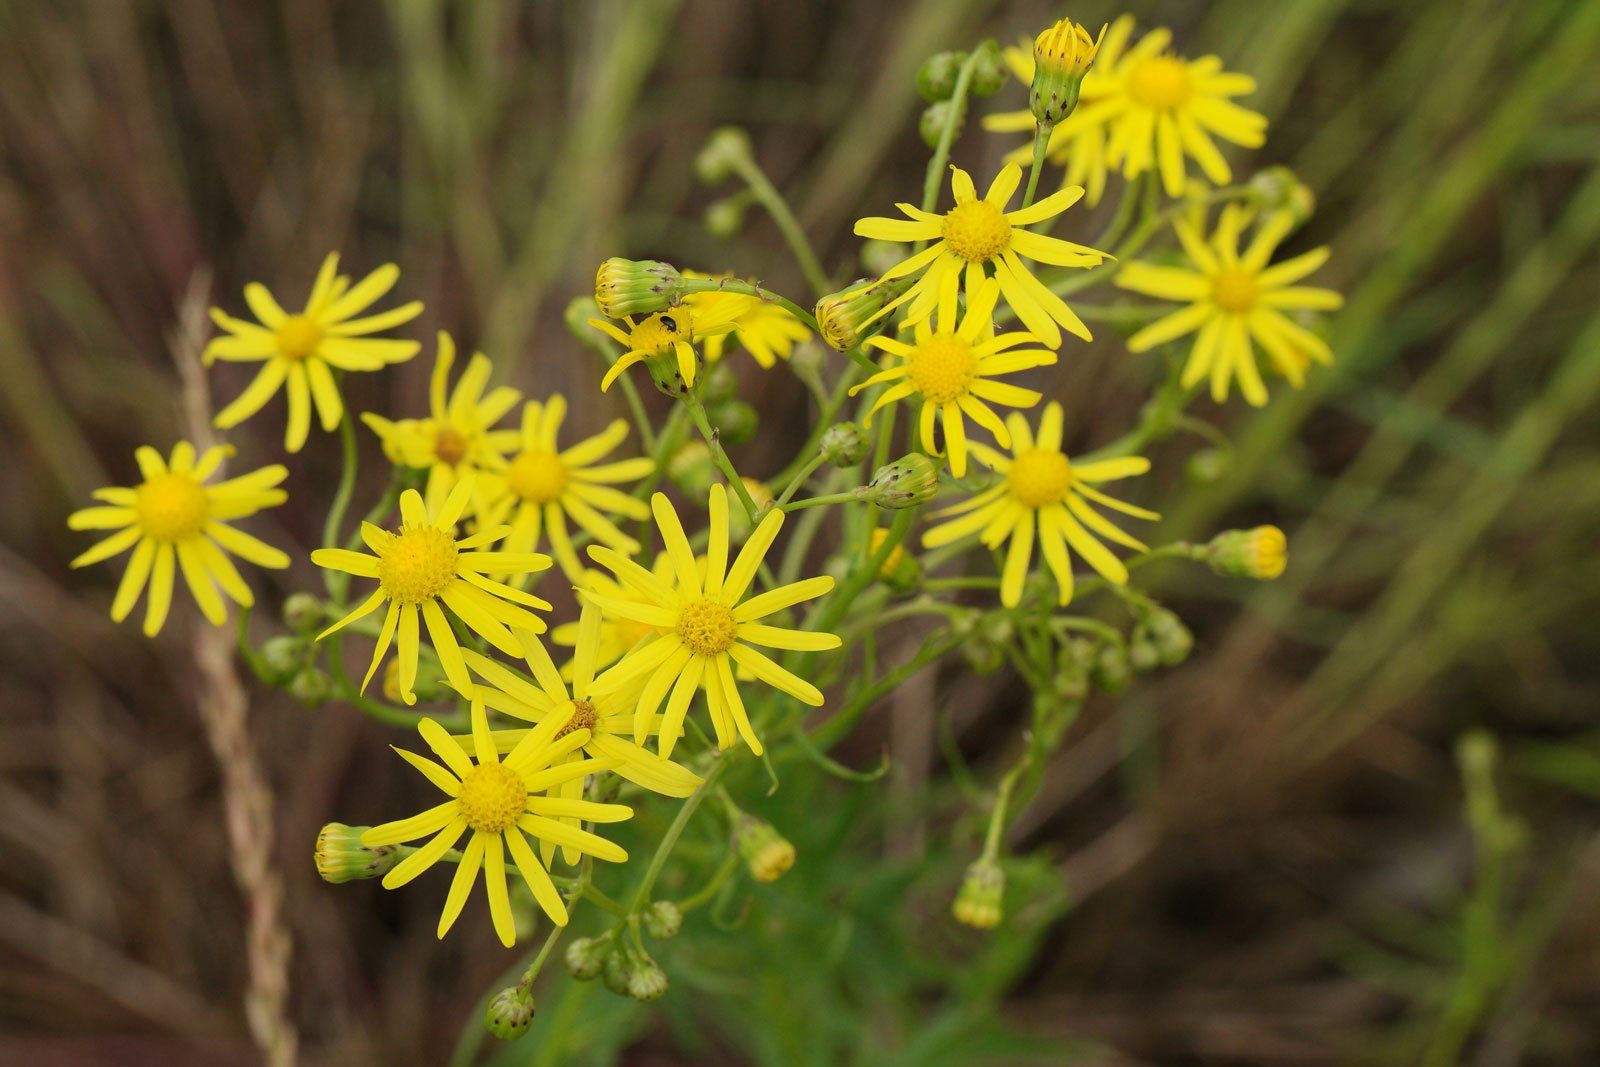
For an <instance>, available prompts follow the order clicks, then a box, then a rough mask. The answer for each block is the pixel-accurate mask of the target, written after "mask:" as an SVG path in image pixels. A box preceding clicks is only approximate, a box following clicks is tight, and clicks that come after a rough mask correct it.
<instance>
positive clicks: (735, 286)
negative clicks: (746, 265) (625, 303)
mask: <svg viewBox="0 0 1600 1067" xmlns="http://www.w3.org/2000/svg"><path fill="white" fill-rule="evenodd" d="M678 291H679V292H680V293H683V294H684V295H689V294H691V293H742V294H743V295H745V296H758V297H760V298H761V299H762V300H765V301H767V303H769V304H777V305H778V306H779V307H781V308H783V309H784V310H785V311H787V312H788V313H789V314H791V315H793V316H794V317H795V318H797V319H799V320H800V321H801V322H803V323H805V324H806V325H807V326H809V327H811V329H812V330H813V331H815V332H816V333H819V334H820V333H821V332H822V328H821V327H819V326H818V325H817V318H816V316H815V315H813V314H812V313H811V312H809V311H807V310H806V309H805V308H803V307H801V306H800V305H799V304H796V303H795V302H794V301H793V300H790V299H789V298H788V297H786V296H780V295H779V294H777V293H774V292H773V291H772V290H771V289H763V288H761V286H759V285H752V284H751V283H750V282H746V281H740V280H739V279H738V278H685V279H683V281H682V282H680V283H679V290H678Z"/></svg>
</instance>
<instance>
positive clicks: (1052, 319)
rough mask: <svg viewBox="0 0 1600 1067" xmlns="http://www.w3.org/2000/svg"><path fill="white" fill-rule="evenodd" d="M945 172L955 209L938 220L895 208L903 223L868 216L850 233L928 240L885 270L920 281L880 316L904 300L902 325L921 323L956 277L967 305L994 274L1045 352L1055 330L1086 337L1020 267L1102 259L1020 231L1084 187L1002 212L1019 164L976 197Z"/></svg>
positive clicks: (965, 181) (958, 174)
mask: <svg viewBox="0 0 1600 1067" xmlns="http://www.w3.org/2000/svg"><path fill="white" fill-rule="evenodd" d="M950 172H951V178H950V186H951V189H952V190H953V191H954V195H955V206H954V207H952V208H951V209H950V210H949V211H947V212H945V213H944V214H943V215H937V214H933V213H931V212H927V211H923V210H921V209H920V208H916V207H913V206H912V205H910V204H896V205H895V206H896V207H898V208H899V209H900V210H901V211H903V212H904V213H905V214H906V215H907V216H909V218H908V219H884V218H868V219H859V220H857V222H856V227H855V232H856V234H857V236H860V237H871V238H876V239H878V240H883V241H933V244H931V245H930V246H929V247H928V248H926V249H924V250H923V251H921V252H918V253H916V254H915V255H913V256H911V257H910V258H909V259H905V260H902V261H901V262H900V263H897V264H895V265H894V266H893V267H891V268H890V269H889V270H887V271H885V272H884V274H883V280H884V281H888V280H890V279H893V278H900V277H910V276H914V275H917V274H918V273H919V272H920V273H921V276H920V277H919V278H917V281H916V282H915V283H914V284H913V285H912V286H911V288H909V289H907V290H906V291H905V293H904V294H902V295H901V296H899V297H897V298H896V299H894V300H893V301H891V302H890V303H888V304H886V305H885V306H884V310H883V311H881V312H879V314H880V315H881V314H884V313H886V312H887V311H889V310H891V309H893V308H895V307H897V306H899V305H900V304H901V303H903V302H905V301H907V300H909V301H910V302H911V306H910V308H909V309H908V310H907V312H906V321H908V322H912V323H916V322H921V321H922V320H924V319H926V318H927V317H928V316H930V315H932V314H933V311H934V308H935V306H937V305H940V304H942V303H943V301H944V299H945V297H944V294H945V293H946V292H947V291H949V292H953V291H954V290H955V288H956V287H957V285H958V284H959V283H960V281H961V279H962V278H963V277H964V278H965V284H966V290H967V300H968V302H969V303H970V302H973V301H975V300H977V298H978V293H979V291H980V290H981V289H982V287H983V280H984V278H985V276H986V270H993V272H994V275H993V276H994V279H995V281H996V282H997V283H998V284H999V286H1000V293H1001V295H1003V296H1004V297H1005V300H1006V303H1007V304H1009V305H1010V306H1011V310H1013V311H1015V312H1016V313H1017V318H1019V319H1021V320H1022V324H1023V325H1024V326H1025V327H1027V329H1028V332H1029V333H1031V334H1033V335H1034V337H1036V338H1037V339H1038V340H1039V341H1040V342H1042V343H1043V344H1044V345H1045V346H1046V347H1048V348H1059V347H1060V345H1061V330H1062V329H1065V330H1067V331H1068V332H1069V333H1072V334H1075V335H1077V336H1078V337H1081V338H1083V339H1084V340H1085V341H1088V340H1092V339H1093V338H1092V336H1091V335H1090V333H1089V329H1088V327H1086V326H1085V325H1084V324H1083V320H1081V319H1079V318H1078V316H1077V315H1076V314H1074V313H1073V311H1072V309H1071V308H1069V307H1067V305H1066V302H1065V301H1064V300H1062V299H1061V298H1060V297H1059V296H1057V295H1056V294H1055V293H1053V292H1051V291H1050V289H1049V288H1047V287H1046V286H1045V284H1044V283H1043V282H1041V281H1040V280H1039V279H1038V278H1036V277H1034V276H1033V272H1032V271H1031V270H1030V269H1029V268H1028V266H1027V264H1025V263H1024V262H1023V259H1024V258H1027V259H1031V260H1034V261H1036V262H1039V263H1050V264H1054V265H1056V266H1059V267H1094V266H1098V265H1099V264H1100V263H1101V261H1103V260H1104V259H1105V258H1106V253H1104V252H1100V251H1096V250H1095V249H1093V248H1088V247H1085V246H1084V245H1080V244H1073V243H1072V242H1071V241H1063V240H1062V239H1061V238H1059V237H1047V236H1046V235H1044V234H1042V233H1034V232H1033V231H1032V230H1029V229H1026V228H1025V227H1028V226H1031V225H1033V224H1034V223H1036V222H1043V221H1044V220H1046V219H1052V218H1055V217H1056V216H1057V215H1059V214H1061V213H1062V212H1063V211H1065V210H1067V209H1068V208H1069V207H1071V206H1072V205H1073V204H1075V203H1077V201H1078V198H1079V197H1081V196H1083V190H1082V189H1079V188H1076V187H1073V188H1068V189H1062V190H1061V191H1060V192H1057V193H1054V194H1052V195H1050V196H1047V197H1045V198H1044V199H1043V200H1040V201H1039V202H1038V203H1036V204H1034V205H1032V206H1031V207H1025V208H1021V209H1019V210H1017V211H1009V212H1008V211H1007V210H1006V205H1007V204H1008V203H1010V202H1011V198H1012V196H1014V195H1015V194H1016V191H1017V186H1018V185H1020V184H1021V182H1022V168H1021V167H1019V166H1017V165H1016V164H1014V163H1012V164H1007V165H1006V166H1005V167H1003V168H1001V170H1000V173H999V174H998V175H996V176H995V179H994V182H993V184H991V185H990V186H989V191H988V192H987V193H986V194H984V197H983V199H981V200H980V199H979V198H978V193H977V189H976V188H975V187H974V186H973V184H972V176H971V175H969V174H968V173H967V172H966V171H964V170H962V169H961V168H960V167H951V168H950ZM989 305H990V307H991V308H992V307H993V305H994V301H993V300H990V301H989ZM953 317H954V316H953V315H952V316H951V318H953Z"/></svg>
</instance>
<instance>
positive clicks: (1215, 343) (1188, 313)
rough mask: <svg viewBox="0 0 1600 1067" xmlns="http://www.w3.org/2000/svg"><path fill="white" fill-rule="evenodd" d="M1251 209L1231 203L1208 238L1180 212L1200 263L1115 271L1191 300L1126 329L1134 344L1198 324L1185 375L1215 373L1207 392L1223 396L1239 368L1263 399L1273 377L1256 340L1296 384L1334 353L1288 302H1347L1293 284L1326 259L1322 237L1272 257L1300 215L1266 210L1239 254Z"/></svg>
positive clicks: (1314, 306) (1300, 305) (1329, 305)
mask: <svg viewBox="0 0 1600 1067" xmlns="http://www.w3.org/2000/svg"><path fill="white" fill-rule="evenodd" d="M1248 217H1249V213H1248V212H1247V210H1246V209H1244V208H1242V207H1240V206H1238V205H1229V206H1228V207H1227V208H1226V209H1224V211H1223V212H1222V217H1221V218H1220V219H1219V220H1218V222H1217V229H1216V232H1215V233H1213V234H1212V237H1211V241H1210V243H1209V244H1207V243H1206V242H1205V241H1204V240H1202V239H1201V236H1200V233H1199V232H1198V231H1197V230H1195V229H1194V228H1193V227H1192V226H1190V225H1189V224H1188V223H1187V222H1185V221H1183V220H1181V219H1180V220H1177V221H1175V222H1174V223H1173V229H1174V230H1175V231H1176V232H1177V234H1178V240H1179V241H1181V242H1182V244H1183V249H1184V252H1185V254H1187V255H1188V257H1189V261H1190V263H1192V264H1193V265H1194V267H1195V269H1194V270H1186V269H1184V268H1181V267H1158V266H1153V265H1151V264H1148V263H1129V264H1126V265H1125V266H1124V267H1123V268H1122V270H1120V271H1119V272H1118V273H1117V279H1116V280H1117V284H1118V285H1119V286H1121V287H1122V288H1124V289H1131V290H1133V291H1134V292H1136V293H1143V294H1144V295H1146V296H1154V297H1159V298H1161V299H1163V300H1181V301H1185V302H1187V303H1188V304H1189V306H1188V307H1186V308H1184V309H1183V310H1182V311H1175V312H1173V313H1172V314H1170V315H1168V316H1166V317H1165V318H1161V319H1157V320H1156V321H1155V322H1152V323H1151V324H1150V325H1148V326H1146V327H1145V328H1144V329H1142V330H1140V331H1139V332H1138V333H1136V334H1134V335H1133V336H1132V337H1130V338H1128V348H1129V349H1130V350H1131V351H1134V352H1144V351H1147V350H1148V349H1151V348H1154V347H1155V346H1156V345H1159V344H1164V343H1165V342H1167V341H1171V340H1174V339H1176V338H1179V337H1182V336H1184V335H1185V334H1189V333H1193V332H1194V331H1196V330H1198V331H1200V332H1199V336H1198V337H1196V338H1195V343H1194V348H1193V350H1192V351H1191V352H1190V353H1189V361H1188V363H1186V364H1185V365H1184V368H1183V377H1182V379H1181V382H1182V384H1183V385H1184V386H1185V387H1188V386H1191V385H1194V384H1195V383H1197V382H1199V381H1200V380H1201V379H1203V378H1205V377H1206V376H1207V375H1208V374H1209V375H1210V377H1211V396H1212V398H1213V399H1214V400H1216V401H1217V402H1218V403H1221V402H1222V401H1224V400H1226V399H1227V398H1228V386H1229V383H1230V382H1231V381H1232V380H1234V379H1236V378H1237V379H1238V381H1239V391H1240V392H1242V393H1243V394H1244V398H1245V399H1246V400H1247V401H1249V402H1250V403H1251V404H1254V405H1256V406H1257V407H1260V406H1261V405H1262V404H1265V403H1266V402H1267V387H1266V385H1265V384H1263V383H1262V380H1261V370H1260V368H1259V367H1258V366H1257V365H1256V354H1255V348H1254V347H1253V345H1252V344H1251V342H1252V340H1253V341H1254V342H1255V343H1256V344H1259V345H1260V346H1261V347H1262V348H1264V349H1265V350H1266V352H1267V356H1268V357H1269V358H1270V359H1271V360H1272V366H1273V367H1275V368H1276V369H1277V371H1278V372H1279V373H1280V374H1282V375H1283V376H1284V377H1285V378H1287V379H1288V380H1289V382H1290V384H1292V385H1293V386H1294V387H1295V388H1297V389H1298V388H1300V386H1301V385H1302V384H1303V383H1304V381H1305V371H1306V367H1307V366H1308V365H1309V364H1310V362H1311V361H1312V360H1315V361H1317V362H1319V363H1330V362H1332V361H1333V352H1332V351H1331V350H1330V349H1329V348H1328V345H1327V342H1325V341H1324V340H1323V339H1322V338H1320V337H1318V336H1317V335H1316V334H1314V333H1312V332H1311V331H1310V330H1307V329H1306V328H1305V327H1303V326H1300V325H1299V324H1297V323H1295V322H1293V321H1292V320H1290V319H1289V317H1288V316H1286V315H1284V314H1283V312H1285V311H1332V310H1334V309H1336V308H1339V307H1341V306H1343V304H1344V298H1343V297H1341V296H1340V295H1339V294H1338V293H1336V292H1334V291H1333V290H1332V289H1319V288H1315V287H1312V286H1300V285H1295V284H1294V283H1295V282H1297V281H1299V280H1300V279H1302V278H1304V277H1305V276H1306V275H1308V274H1310V273H1311V272H1312V271H1314V270H1316V269H1317V268H1318V267H1320V266H1322V264H1323V263H1325V262H1327V260H1328V249H1327V248H1326V247H1322V248H1316V249H1313V250H1311V251H1310V252H1305V253H1302V254H1301V255H1298V256H1295V257H1294V258H1293V259H1288V260H1285V261H1284V262H1282V263H1279V264H1278V265H1277V266H1275V267H1269V266H1267V263H1268V262H1269V261H1270V260H1271V259H1272V253H1273V252H1274V251H1276V250H1277V247H1278V245H1279V244H1280V243H1282V241H1283V239H1284V237H1285V236H1287V235H1288V233H1289V231H1290V230H1291V229H1292V228H1293V227H1294V219H1293V218H1292V217H1290V216H1289V215H1288V214H1286V213H1280V214H1277V215H1273V216H1271V217H1269V218H1268V219H1267V221H1266V222H1264V223H1263V224H1262V225H1261V227H1260V228H1259V229H1258V230H1257V231H1256V235H1255V237H1254V239H1253V240H1252V241H1251V242H1250V246H1249V247H1248V248H1246V249H1245V251H1244V252H1243V253H1242V254H1241V253H1240V252H1239V231H1240V230H1241V229H1242V228H1243V226H1244V223H1245V221H1246V220H1247V218H1248Z"/></svg>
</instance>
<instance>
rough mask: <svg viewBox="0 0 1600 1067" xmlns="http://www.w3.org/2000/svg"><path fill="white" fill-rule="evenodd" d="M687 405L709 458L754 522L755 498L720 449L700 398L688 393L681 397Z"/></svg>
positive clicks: (715, 433) (719, 440)
mask: <svg viewBox="0 0 1600 1067" xmlns="http://www.w3.org/2000/svg"><path fill="white" fill-rule="evenodd" d="M683 402H684V403H685V404H686V405H687V406H688V409H689V417H690V418H691V419H693V420H694V424H695V427H696V428H697V429H699V431H700V436H701V437H704V438H705V439H706V445H707V446H709V447H710V449H711V460H712V462H713V463H715V464H716V465H717V469H718V470H720V471H722V473H723V474H724V475H725V476H726V477H727V479H728V484H729V486H730V487H732V489H733V491H734V493H735V494H736V495H737V496H738V497H739V502H740V503H741V504H743V505H744V510H745V512H746V513H747V514H748V515H749V516H750V521H751V522H755V521H756V516H757V515H758V514H759V513H760V511H761V509H760V508H759V507H757V506H756V502H755V500H754V499H753V498H752V497H751V496H750V490H748V489H746V488H745V485H744V479H743V478H741V477H739V472H738V471H736V470H734V469H733V461H732V460H730V459H728V454H727V453H726V452H724V451H723V450H722V438H721V437H720V436H719V435H718V434H717V431H716V430H714V429H712V428H711V423H710V422H709V421H707V419H706V409H705V408H704V406H702V405H701V403H700V398H699V397H698V396H695V395H694V394H693V393H690V394H689V395H688V396H685V397H684V398H683Z"/></svg>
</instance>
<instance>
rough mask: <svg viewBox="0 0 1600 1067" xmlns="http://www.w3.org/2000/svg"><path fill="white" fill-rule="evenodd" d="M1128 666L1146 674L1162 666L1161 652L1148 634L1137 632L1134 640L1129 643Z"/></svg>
mask: <svg viewBox="0 0 1600 1067" xmlns="http://www.w3.org/2000/svg"><path fill="white" fill-rule="evenodd" d="M1128 666H1130V667H1132V668H1133V669H1134V670H1135V671H1137V672H1139V673H1140V674H1146V673H1148V672H1150V671H1153V670H1155V669H1156V668H1157V667H1159V666H1161V652H1160V650H1159V649H1157V648H1156V645H1155V642H1154V641H1152V640H1150V638H1149V637H1148V636H1147V635H1145V634H1142V633H1140V634H1135V635H1134V638H1133V640H1132V641H1130V642H1129V643H1128Z"/></svg>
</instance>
